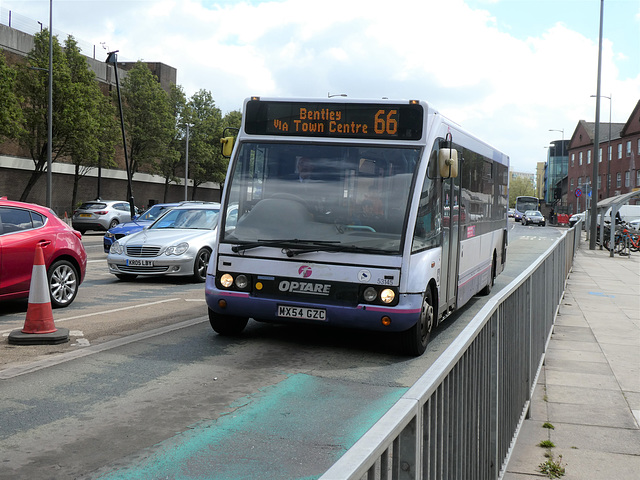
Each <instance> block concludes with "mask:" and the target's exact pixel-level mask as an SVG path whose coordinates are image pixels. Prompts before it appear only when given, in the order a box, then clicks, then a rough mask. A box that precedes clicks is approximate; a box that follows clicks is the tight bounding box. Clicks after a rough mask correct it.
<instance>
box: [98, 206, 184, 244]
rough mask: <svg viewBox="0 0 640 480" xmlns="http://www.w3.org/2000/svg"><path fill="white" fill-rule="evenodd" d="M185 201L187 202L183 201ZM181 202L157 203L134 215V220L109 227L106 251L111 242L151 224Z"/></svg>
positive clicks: (104, 242)
mask: <svg viewBox="0 0 640 480" xmlns="http://www.w3.org/2000/svg"><path fill="white" fill-rule="evenodd" d="M181 203H185V202H181ZM178 205H180V203H156V204H155V205H153V206H152V207H150V208H148V209H147V210H146V211H145V212H144V213H143V214H142V215H140V216H138V217H134V219H133V221H131V222H127V223H120V224H119V225H116V226H115V227H113V228H111V229H109V230H108V231H107V233H106V234H105V236H104V239H103V246H104V252H105V253H109V249H110V248H111V244H112V243H113V242H115V241H116V240H118V239H119V238H122V237H125V236H127V235H131V234H132V233H136V232H139V231H140V230H142V229H143V228H144V227H147V226H149V225H151V224H152V223H153V222H154V221H155V220H156V219H158V218H159V217H161V216H162V215H164V214H165V213H167V211H169V210H170V209H171V208H173V207H177V206H178Z"/></svg>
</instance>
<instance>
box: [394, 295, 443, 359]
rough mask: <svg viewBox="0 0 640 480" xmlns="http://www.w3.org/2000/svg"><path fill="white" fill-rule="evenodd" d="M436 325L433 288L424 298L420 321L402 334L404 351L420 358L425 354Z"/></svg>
mask: <svg viewBox="0 0 640 480" xmlns="http://www.w3.org/2000/svg"><path fill="white" fill-rule="evenodd" d="M435 323H436V310H435V308H434V302H433V294H432V292H431V288H429V287H427V291H426V292H425V294H424V296H423V297H422V307H421V309H420V319H419V320H418V321H417V322H416V324H415V325H414V326H413V327H411V328H410V329H409V330H407V331H406V332H402V333H401V335H402V339H401V340H402V351H403V352H404V353H405V354H407V355H413V356H419V355H422V354H423V353H424V351H425V350H426V349H427V344H428V343H429V338H430V337H431V331H432V330H433V327H434V326H435Z"/></svg>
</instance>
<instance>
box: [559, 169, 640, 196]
mask: <svg viewBox="0 0 640 480" xmlns="http://www.w3.org/2000/svg"><path fill="white" fill-rule="evenodd" d="M638 173H640V170H638ZM638 179H640V176H638ZM571 191H572V192H573V178H572V179H571Z"/></svg>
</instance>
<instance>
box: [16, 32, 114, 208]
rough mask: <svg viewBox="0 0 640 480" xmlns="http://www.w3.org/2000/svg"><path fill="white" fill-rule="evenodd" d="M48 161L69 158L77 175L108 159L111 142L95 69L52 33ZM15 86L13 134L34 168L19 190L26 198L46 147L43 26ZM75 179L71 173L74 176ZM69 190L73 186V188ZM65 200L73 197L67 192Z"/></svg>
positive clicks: (110, 121)
mask: <svg viewBox="0 0 640 480" xmlns="http://www.w3.org/2000/svg"><path fill="white" fill-rule="evenodd" d="M52 53H53V56H52V59H53V61H52V63H53V91H52V100H53V102H52V123H51V125H52V129H51V130H52V143H51V152H52V156H51V157H52V158H51V160H52V162H55V161H57V160H59V159H60V158H61V157H67V158H71V160H72V161H73V163H74V164H75V165H76V172H77V175H78V176H82V175H84V174H86V173H87V172H88V170H89V169H90V168H92V167H95V166H96V165H97V164H98V160H99V158H100V156H101V155H102V156H103V157H104V156H105V154H106V155H110V157H109V158H105V159H104V165H106V164H113V160H112V159H113V154H114V149H113V144H114V141H115V139H116V138H117V130H115V128H114V125H115V123H114V117H113V109H112V108H110V107H109V105H108V102H107V101H106V99H105V97H104V95H103V94H102V92H101V91H100V89H99V87H98V84H97V82H96V81H95V74H94V73H93V71H92V70H91V69H90V68H89V65H88V63H87V61H86V58H85V57H84V56H83V55H81V54H80V50H79V48H78V46H77V42H76V41H75V40H74V38H73V37H71V36H70V37H68V38H67V40H66V41H65V46H64V49H63V48H62V46H61V45H60V43H59V41H58V37H57V36H54V37H53V39H52ZM16 69H17V75H16V91H17V94H18V96H19V98H20V101H21V110H22V113H23V115H22V125H21V127H22V128H21V132H20V135H19V136H18V140H19V142H20V144H21V145H22V146H23V147H24V148H26V149H27V150H28V151H29V153H30V156H31V158H32V160H33V162H34V167H35V168H34V171H33V173H32V175H31V177H30V179H29V181H28V183H27V185H26V187H25V189H24V191H23V193H22V196H21V200H27V198H28V196H29V193H30V191H31V189H32V188H33V186H34V185H35V184H36V182H37V180H38V178H39V177H40V176H41V175H42V173H43V172H44V171H45V169H46V165H47V150H48V148H47V147H48V145H47V142H48V106H49V102H48V97H49V75H48V71H49V32H48V31H47V30H43V31H42V32H39V33H37V34H36V35H35V36H34V47H33V49H32V50H31V51H30V52H29V54H28V55H27V61H26V64H25V65H20V66H18V67H16ZM76 182H77V179H76ZM74 190H75V189H74ZM69 200H70V205H73V203H74V199H73V198H70V199H69Z"/></svg>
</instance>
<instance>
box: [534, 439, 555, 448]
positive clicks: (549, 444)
mask: <svg viewBox="0 0 640 480" xmlns="http://www.w3.org/2000/svg"><path fill="white" fill-rule="evenodd" d="M538 446H539V447H542V448H553V447H555V444H554V443H553V442H552V441H551V440H542V441H541V442H540V443H539V444H538Z"/></svg>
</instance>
